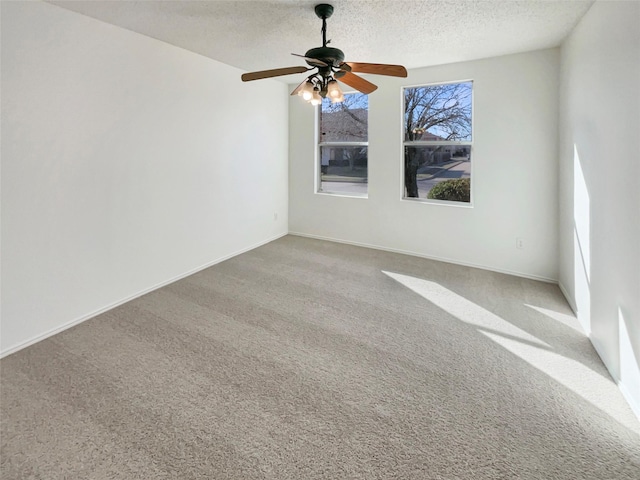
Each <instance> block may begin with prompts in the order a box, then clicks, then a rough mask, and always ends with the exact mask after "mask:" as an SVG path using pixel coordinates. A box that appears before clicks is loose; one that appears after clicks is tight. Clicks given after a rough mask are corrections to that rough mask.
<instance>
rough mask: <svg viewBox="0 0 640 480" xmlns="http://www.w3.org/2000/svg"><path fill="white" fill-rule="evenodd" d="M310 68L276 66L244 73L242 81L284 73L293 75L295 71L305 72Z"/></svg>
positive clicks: (278, 75) (277, 75)
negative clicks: (270, 68)
mask: <svg viewBox="0 0 640 480" xmlns="http://www.w3.org/2000/svg"><path fill="white" fill-rule="evenodd" d="M307 70H310V68H307V67H286V68H274V69H273V70H262V71H260V72H250V73H243V74H242V81H243V82H249V81H251V80H259V79H261V78H271V77H280V76H282V75H291V74H293V73H304V72H306V71H307Z"/></svg>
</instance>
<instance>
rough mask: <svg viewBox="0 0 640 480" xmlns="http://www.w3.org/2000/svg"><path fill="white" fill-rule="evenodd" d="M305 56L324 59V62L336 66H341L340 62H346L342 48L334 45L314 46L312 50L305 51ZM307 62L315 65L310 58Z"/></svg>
mask: <svg viewBox="0 0 640 480" xmlns="http://www.w3.org/2000/svg"><path fill="white" fill-rule="evenodd" d="M304 56H305V57H309V58H317V59H318V60H322V61H323V62H325V63H327V64H329V65H332V66H334V67H339V66H340V64H341V63H342V62H344V53H342V50H340V49H338V48H332V47H316V48H312V49H311V50H307V53H305V54H304ZM307 63H308V64H309V65H311V66H315V65H314V64H313V63H312V62H310V61H308V60H307Z"/></svg>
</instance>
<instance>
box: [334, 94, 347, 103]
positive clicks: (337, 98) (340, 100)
mask: <svg viewBox="0 0 640 480" xmlns="http://www.w3.org/2000/svg"><path fill="white" fill-rule="evenodd" d="M341 102H344V95H343V94H342V92H340V96H339V97H333V98H331V103H341Z"/></svg>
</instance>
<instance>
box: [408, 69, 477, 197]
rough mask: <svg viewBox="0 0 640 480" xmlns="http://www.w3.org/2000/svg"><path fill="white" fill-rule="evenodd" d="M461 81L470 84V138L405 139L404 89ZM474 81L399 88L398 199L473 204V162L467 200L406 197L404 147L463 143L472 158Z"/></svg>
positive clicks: (431, 85) (431, 83)
mask: <svg viewBox="0 0 640 480" xmlns="http://www.w3.org/2000/svg"><path fill="white" fill-rule="evenodd" d="M462 83H470V84H471V119H470V120H471V140H468V141H459V140H441V141H438V140H405V138H406V132H405V127H406V125H405V108H406V103H405V91H406V90H407V89H413V88H423V87H435V86H440V85H452V84H462ZM474 87H475V82H474V81H473V79H464V80H450V81H445V82H430V83H421V84H417V85H404V86H402V87H401V89H400V102H401V108H400V121H401V128H400V135H401V142H400V143H401V147H400V159H401V161H400V200H401V201H407V202H411V203H417V204H425V205H441V206H452V207H461V208H473V206H474V192H475V188H474V183H475V182H474V174H473V170H474V166H473V163H470V165H469V169H470V170H469V185H470V195H469V202H458V201H453V200H438V199H435V198H419V197H407V196H406V184H405V148H406V147H420V146H434V147H437V146H447V145H454V146H459V145H464V146H468V147H469V158H470V159H471V158H473V157H474V155H473V151H474V148H473V147H474V141H475V134H474V125H475V122H474V115H475V92H474V90H475V88H474Z"/></svg>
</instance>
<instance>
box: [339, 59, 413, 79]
mask: <svg viewBox="0 0 640 480" xmlns="http://www.w3.org/2000/svg"><path fill="white" fill-rule="evenodd" d="M345 64H346V65H348V66H349V67H351V70H350V71H352V72H358V73H372V74H374V75H387V76H390V77H406V76H407V69H406V68H404V67H403V66H402V65H389V64H386V63H360V62H345V63H343V64H342V65H340V68H342V66H343V65H345Z"/></svg>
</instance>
